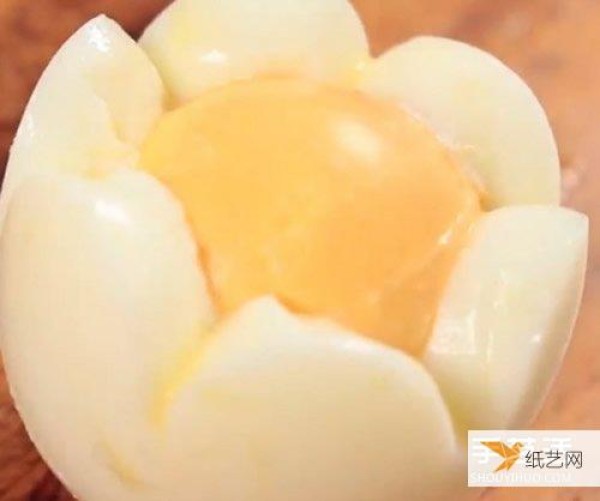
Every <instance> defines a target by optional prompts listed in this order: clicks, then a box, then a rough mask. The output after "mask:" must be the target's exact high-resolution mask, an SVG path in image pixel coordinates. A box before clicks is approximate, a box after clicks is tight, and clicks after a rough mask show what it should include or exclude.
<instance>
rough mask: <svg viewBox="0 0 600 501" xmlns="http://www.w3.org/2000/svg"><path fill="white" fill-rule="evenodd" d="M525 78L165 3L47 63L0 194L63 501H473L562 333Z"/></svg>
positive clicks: (8, 300) (29, 421) (570, 268)
mask: <svg viewBox="0 0 600 501" xmlns="http://www.w3.org/2000/svg"><path fill="white" fill-rule="evenodd" d="M559 177H560V171H559V162H558V156H557V152H556V146H555V143H554V139H553V137H552V133H551V131H550V128H549V125H548V122H547V120H546V117H545V115H544V112H543V110H542V109H541V107H540V105H539V103H538V102H537V100H536V99H535V97H534V96H533V94H532V93H531V91H530V90H529V89H528V87H527V86H526V85H525V84H524V83H523V82H522V81H521V80H520V79H519V78H518V77H517V76H516V75H515V74H514V73H512V72H511V71H510V70H508V69H507V68H506V67H504V66H503V65H502V63H500V62H499V61H497V60H496V59H495V58H493V57H492V56H490V55H488V54H486V53H484V52H481V51H479V50H478V49H474V48H472V47H469V46H467V45H465V44H461V43H459V42H455V41H451V40H445V39H441V38H432V37H424V38H418V39H415V40H412V41H409V42H407V43H405V44H402V45H399V46H397V47H395V48H393V49H392V50H390V51H389V52H388V53H387V54H384V55H383V56H381V57H379V58H372V57H371V56H370V55H369V51H368V46H367V41H366V36H365V34H364V31H363V29H362V27H361V23H360V21H359V19H358V17H357V15H356V14H355V12H354V11H353V9H352V8H351V6H350V5H349V4H347V3H346V1H345V0H286V1H275V0H262V1H260V2H250V1H248V0H226V1H223V2H213V1H209V0H176V1H175V2H174V3H173V4H172V5H171V6H170V7H168V8H167V9H166V10H165V11H164V12H163V13H162V14H161V15H160V16H159V17H158V19H157V20H155V21H154V22H153V23H152V24H151V25H150V27H149V28H148V30H147V31H146V33H145V34H144V35H143V37H142V39H141V41H140V44H139V45H137V44H136V43H135V42H134V41H132V40H131V39H130V38H129V37H128V36H127V35H126V34H125V33H124V32H123V31H122V30H121V29H120V28H119V27H118V26H117V25H116V24H115V23H113V22H112V21H110V20H108V19H106V18H104V17H100V18H97V19H95V20H92V21H90V22H89V23H88V24H86V25H85V26H84V27H83V28H81V29H80V30H79V31H78V32H77V33H76V34H75V35H73V37H72V38H71V39H70V40H69V41H67V43H66V44H65V45H64V46H63V47H62V48H61V50H60V51H59V53H58V54H57V55H56V56H55V58H54V59H53V61H52V62H51V63H50V65H49V67H48V69H47V70H46V72H45V73H44V75H43V76H42V79H41V80H40V83H39V84H38V86H37V88H36V90H35V92H34V94H33V96H32V98H31V101H30V103H29V105H28V107H27V109H26V112H25V115H24V117H23V120H22V123H21V126H20V128H19V131H18V134H17V137H16V139H15V143H14V145H13V148H12V151H11V155H10V160H9V165H8V169H7V175H6V179H5V183H4V186H3V191H2V197H1V198H0V225H1V232H2V233H1V239H0V332H2V351H3V356H4V360H5V364H6V370H7V374H8V377H9V381H10V384H11V389H12V392H13V395H14V397H15V401H16V404H17V407H18V409H19V411H20V413H21V415H22V417H23V419H24V421H25V424H26V426H27V429H28V431H29V433H30V435H31V437H32V439H33V440H34V442H35V444H36V445H37V447H38V448H39V450H40V452H41V453H42V455H43V456H44V458H45V459H46V460H47V462H48V463H49V464H50V466H51V467H52V468H53V469H54V471H55V472H56V473H57V474H58V475H59V477H60V478H61V479H62V480H63V481H64V482H65V484H66V485H67V486H68V487H69V488H70V489H71V490H72V492H73V493H74V494H75V495H77V496H78V497H79V498H81V499H83V500H84V501H106V500H110V499H119V500H122V501H127V500H142V499H143V500H156V501H165V500H178V501H186V500H189V501H194V500H197V499H210V500H214V501H233V500H238V499H244V500H251V501H254V500H256V501H269V500H273V501H275V500H276V501H280V500H282V499H285V500H286V501H295V500H298V501H300V500H305V499H317V500H327V501H363V500H365V499H369V500H373V501H388V500H389V501H392V500H393V501H398V500H413V499H419V500H438V499H439V500H441V499H450V498H452V499H456V498H459V497H460V496H466V489H464V487H465V485H464V484H465V454H466V453H465V444H464V439H465V430H467V429H473V428H490V429H498V428H506V427H522V426H524V425H525V424H526V423H528V422H529V421H530V420H531V419H532V417H533V416H534V415H535V412H536V410H537V408H538V407H539V405H540V403H541V402H542V400H543V398H544V396H545V393H546V391H547V388H548V385H549V383H550V382H551V379H552V376H553V374H554V373H555V371H556V366H557V362H558V361H560V358H561V356H562V353H563V351H564V348H565V346H566V344H567V342H568V339H569V336H570V332H571V329H572V324H573V322H574V319H575V316H576V312H577V308H578V303H579V299H580V295H581V288H582V283H583V273H584V269H585V256H586V247H587V221H586V218H585V216H583V215H581V214H577V213H575V212H572V211H569V210H566V209H562V208H560V207H558V201H559V184H560V183H559V181H560V179H559Z"/></svg>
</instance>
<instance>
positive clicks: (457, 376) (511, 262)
mask: <svg viewBox="0 0 600 501" xmlns="http://www.w3.org/2000/svg"><path fill="white" fill-rule="evenodd" d="M587 239H588V222H587V218H586V216H584V215H583V214H579V213H577V212H574V211H571V210H567V209H562V208H558V207H547V206H523V207H509V208H504V209H498V210H496V211H493V212H491V213H489V214H487V215H486V216H484V217H483V219H482V220H481V221H480V222H479V223H478V225H477V226H476V228H475V230H474V235H473V239H472V242H471V244H470V245H469V246H468V248H467V249H466V250H465V251H464V252H463V255H462V256H461V257H460V259H459V262H458V263H457V266H456V268H455V270H454V272H453V274H452V276H451V279H450V282H449V284H448V287H447V289H446V291H445V295H444V297H443V299H442V302H441V306H440V309H439V312H438V317H437V321H436V326H435V328H434V333H433V336H432V339H431V341H430V344H429V346H428V348H427V352H426V354H425V358H424V359H425V365H426V366H427V367H428V368H429V369H430V371H431V372H432V374H433V375H434V377H435V378H436V380H437V382H438V384H439V385H440V387H441V389H442V393H443V394H444V395H445V397H446V399H447V401H448V403H449V406H450V409H451V411H452V413H453V416H454V417H455V419H456V420H457V421H458V422H459V423H460V425H462V426H464V427H465V428H468V429H503V428H523V427H524V426H525V425H527V424H528V423H529V422H530V421H531V419H532V418H533V417H534V416H535V414H536V413H537V411H538V410H539V407H540V405H541V403H542V402H543V400H544V397H545V396H546V393H547V391H548V388H549V386H550V383H551V382H552V380H553V377H554V375H555V374H556V372H557V370H558V368H559V367H560V362H561V360H562V357H563V354H564V351H565V349H566V347H567V345H568V342H569V339H570V336H571V331H572V328H573V324H574V321H575V318H576V316H577V311H578V308H579V303H580V299H581V293H582V288H583V282H584V274H585V268H586V256H587Z"/></svg>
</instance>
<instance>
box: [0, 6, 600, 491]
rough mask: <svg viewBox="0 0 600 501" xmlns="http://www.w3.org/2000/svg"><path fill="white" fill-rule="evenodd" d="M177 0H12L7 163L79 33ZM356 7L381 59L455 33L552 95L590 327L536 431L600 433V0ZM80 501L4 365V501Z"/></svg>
mask: <svg viewBox="0 0 600 501" xmlns="http://www.w3.org/2000/svg"><path fill="white" fill-rule="evenodd" d="M166 3H167V1H166V0H143V1H136V2H132V1H128V0H96V1H92V0H89V1H86V0H36V1H31V0H0V96H1V99H2V101H1V105H0V166H1V165H4V164H5V160H6V155H7V151H8V146H9V143H10V141H11V139H12V136H13V134H14V130H15V127H16V124H17V122H18V119H19V117H20V115H21V113H22V109H23V106H24V104H25V102H26V99H27V97H28V96H29V94H30V92H31V89H32V87H33V85H34V83H35V81H36V80H37V78H38V77H39V75H40V73H41V71H42V69H43V68H44V66H45V65H46V64H47V62H48V60H49V58H50V56H51V55H52V54H53V53H54V52H55V50H56V49H57V48H58V46H59V45H60V43H62V42H63V41H64V40H65V39H66V38H67V37H68V35H69V34H70V33H72V32H73V31H74V30H75V29H76V27H77V26H79V25H80V24H81V23H82V22H84V21H85V20H87V19H89V18H90V17H92V16H93V15H95V14H97V13H101V12H104V13H107V14H109V15H110V16H111V17H113V18H115V19H116V20H117V21H119V22H120V23H121V24H122V25H123V26H124V27H125V29H126V30H127V31H129V32H130V33H131V34H133V35H137V34H138V33H139V32H140V30H141V29H142V27H143V26H144V25H146V23H147V22H148V21H149V20H150V19H151V18H152V17H153V16H154V15H155V14H156V13H157V12H158V11H159V10H160V9H161V8H162V7H163V6H164V5H165V4H166ZM355 4H356V6H357V8H358V9H359V11H360V13H361V15H362V16H363V18H364V19H365V22H366V25H367V27H368V29H369V32H370V34H371V39H372V45H373V48H374V50H375V51H376V52H380V51H382V50H384V49H385V48H386V47H389V46H390V45H392V44H394V43H397V42H400V41H402V40H404V39H406V38H407V37H409V36H412V35H415V34H419V33H427V34H442V35H447V36H451V37H455V38H458V39H461V40H465V41H468V42H471V43H475V44H476V45H479V46H481V47H483V48H485V49H487V50H489V51H491V52H493V53H495V54H496V55H498V56H499V57H500V58H502V59H503V60H504V61H505V62H507V63H508V64H509V65H510V66H512V67H513V68H514V69H516V70H517V71H518V72H519V73H520V74H521V75H523V76H524V77H525V79H526V80H527V81H528V82H529V83H530V84H531V85H532V87H533V88H534V90H535V92H536V93H537V94H538V95H539V96H540V98H541V100H542V102H543V104H544V106H545V107H546V109H547V110H548V112H549V115H550V118H551V122H552V125H553V127H554V130H555V132H556V135H557V138H558V142H559V145H560V150H561V159H562V164H563V166H564V178H565V182H564V198H565V202H566V204H567V205H569V206H572V207H575V208H577V209H579V210H581V211H583V212H586V213H587V214H588V215H589V216H590V218H591V236H592V238H591V247H590V261H589V272H588V280H587V288H586V292H585V298H584V304H583V309H582V312H581V316H580V320H579V323H578V326H577V329H576V332H575V336H574V339H573V343H572V345H571V348H570V350H569V353H568V355H567V358H566V361H565V364H564V366H563V368H562V371H561V373H560V375H559V377H558V379H557V381H556V384H555V385H554V388H553V391H552V393H551V395H550V398H549V399H548V401H547V404H546V406H545V408H544V410H543V411H542V413H541V415H540V417H539V419H538V421H537V423H536V426H537V427H540V428H596V429H598V428H600V332H599V330H600V327H599V326H600V229H599V228H598V224H600V202H599V200H600V120H599V119H598V114H599V113H598V112H599V110H600V64H599V63H600V29H599V28H598V27H599V26H600V2H598V1H597V0H502V1H500V0H497V1H492V0H488V1H485V0H356V1H355ZM70 499H72V498H70V496H69V495H68V494H67V493H66V491H64V489H62V488H61V486H60V483H59V482H58V481H57V480H56V479H55V478H54V477H53V476H52V474H51V473H50V472H49V471H48V470H47V468H46V467H45V466H44V464H43V462H42V461H41V460H40V459H39V457H38V455H37V454H36V452H35V450H34V448H33V447H32V446H31V445H30V443H29V441H28V439H27V437H26V434H25V432H24V430H23V427H22V425H21V423H20V420H19V418H18V416H17V414H16V412H15V411H14V409H13V407H12V404H11V400H10V397H9V393H8V389H7V387H6V384H5V381H4V378H3V374H2V372H1V370H0V501H26V500H30V501H68V500H70ZM484 499H485V501H507V500H513V501H521V500H522V501H525V500H545V501H559V500H560V501H567V500H571V501H576V500H577V501H600V489H546V490H544V489H527V490H515V489H504V490H502V489H497V490H490V491H488V492H487V493H486V494H485V496H484ZM321 501H327V500H321ZM416 501H418V500H416Z"/></svg>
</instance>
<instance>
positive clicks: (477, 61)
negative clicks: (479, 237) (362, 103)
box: [360, 37, 560, 208]
mask: <svg viewBox="0 0 600 501" xmlns="http://www.w3.org/2000/svg"><path fill="white" fill-rule="evenodd" d="M360 88H361V89H362V90H363V91H365V92H368V93H370V94H373V95H377V96H380V97H383V98H386V99H391V100H392V101H396V102H397V103H399V104H400V105H402V106H404V107H406V108H407V109H408V110H410V111H412V112H413V113H414V114H416V115H417V116H418V117H419V118H421V119H423V120H424V121H425V122H427V123H428V124H429V125H430V126H431V127H432V129H433V130H435V131H436V132H437V133H438V134H439V135H440V137H441V138H442V139H443V140H445V141H446V142H447V143H448V145H449V147H450V148H452V149H454V150H455V153H456V154H457V156H458V158H459V159H460V160H461V162H463V163H464V165H465V166H466V168H467V169H468V170H469V171H470V172H471V174H473V176H474V178H475V179H476V180H477V181H478V182H479V183H480V184H481V187H482V189H483V191H484V195H485V196H484V202H485V205H486V206H487V207H488V208H497V207H502V206H506V205H520V204H551V205H557V204H558V203H559V200H560V164H559V158H558V152H557V148H556V144H555V141H554V137H553V135H552V130H551V129H550V125H549V123H548V119H547V118H546V114H545V113H544V110H543V109H542V107H541V105H540V103H539V102H538V100H537V98H536V97H535V95H534V94H533V92H532V91H531V90H530V89H529V87H528V86H527V84H526V83H525V82H523V81H522V80H521V79H520V78H519V76H518V75H517V74H516V73H514V72H513V71H512V70H511V69H509V68H508V67H506V66H504V64H502V62H500V61H499V60H498V59H496V58H495V57H494V56H492V55H491V54H488V53H487V52H484V51H482V50H480V49H477V48H475V47H471V46H469V45H467V44H464V43H461V42H457V41H454V40H449V39H444V38H438V37H418V38H415V39H413V40H410V41H408V42H406V43H403V44H401V45H398V46H396V47H394V48H392V49H391V50H390V51H389V52H387V53H386V54H384V55H382V56H381V57H379V58H378V59H376V60H374V61H373V62H372V63H371V64H370V65H368V66H367V68H366V69H365V72H364V76H363V81H362V83H361V85H360Z"/></svg>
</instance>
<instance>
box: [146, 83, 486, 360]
mask: <svg viewBox="0 0 600 501" xmlns="http://www.w3.org/2000/svg"><path fill="white" fill-rule="evenodd" d="M142 165H143V167H144V168H145V169H146V170H147V171H149V172H150V173H152V174H153V175H155V176H156V177H157V178H159V179H160V180H161V181H162V182H163V183H165V184H166V185H167V186H168V187H169V188H170V190H172V192H173V193H174V194H175V195H176V196H177V197H178V199H179V200H181V202H182V203H183V206H184V207H185V209H186V211H187V215H188V218H189V221H190V223H191V226H192V228H193V231H194V232H195V236H196V239H197V242H198V245H199V249H200V255H201V256H202V259H203V262H204V265H205V267H206V270H207V274H208V277H209V280H210V283H211V287H212V292H213V294H214V297H215V300H216V303H217V305H218V306H219V308H220V309H221V311H222V312H223V313H226V312H230V311H232V310H234V309H236V308H238V307H239V306H240V305H242V304H243V303H245V302H247V301H248V300H250V299H253V298H255V297H257V296H261V295H264V294H274V295H275V296H276V297H278V298H279V299H280V300H281V301H282V302H283V303H284V304H286V305H287V306H289V307H290V308H292V309H293V310H294V311H297V312H301V313H307V314H314V315H320V316H324V317H328V318H330V319H333V320H336V321H338V322H339V323H341V324H342V325H344V326H346V327H348V328H349V329H352V330H354V331H357V332H359V333H362V334H364V335H366V336H369V337H372V338H375V339H379V340H381V341H384V342H386V343H389V344H391V345H394V346H397V347H401V348H403V349H405V350H407V351H409V352H412V353H418V352H419V351H420V350H421V349H422V348H423V346H424V344H425V342H426V341H427V338H428V335H429V332H430V330H431V324H432V321H433V318H434V315H435V311H436V309H437V304H438V301H439V298H440V295H441V293H442V290H443V287H444V285H445V283H446V280H447V278H448V275H449V272H450V270H451V269H452V266H453V263H454V262H455V258H456V255H457V252H458V251H459V250H460V249H461V248H462V246H463V244H464V241H465V239H466V237H467V233H468V230H469V227H470V225H471V223H472V221H473V220H474V218H476V217H477V215H478V213H479V197H478V193H477V192H476V190H475V189H474V187H473V186H472V185H471V183H470V181H469V180H468V179H467V178H466V176H465V175H464V174H463V172H462V171H461V169H460V168H459V167H458V166H457V165H456V164H455V162H454V161H453V159H452V157H451V156H450V155H449V153H448V152H447V151H446V149H445V148H444V147H443V145H442V144H440V142H439V141H438V140H437V139H436V137H435V136H434V135H433V134H432V133H431V131H430V130H428V129H427V128H426V127H424V126H423V125H422V124H421V123H419V122H418V121H416V120H415V119H413V118H412V117H411V116H409V115H408V114H407V113H405V112H403V111H402V110H400V109H398V108H397V107H395V106H393V105H391V104H389V103H383V102H379V101H377V100H375V99H372V98H369V97H368V96H365V95H362V94H360V93H358V92H355V91H352V90H343V89H334V88H329V87H326V86H323V85H320V84H316V83H311V82H307V81H301V80H293V79H283V78H282V79H275V78H271V79H267V78H264V79H256V80H252V81H248V82H242V83H235V84H230V85H228V86H225V87H223V88H220V89H217V90H213V91H210V92H208V93H206V94H205V95H203V96H201V97H200V98H198V99H197V100H196V101H194V102H192V103H190V104H187V105H185V106H183V107H181V108H179V109H177V110H175V111H173V112H171V113H168V114H167V115H165V116H164V117H163V118H162V119H161V120H160V122H159V123H158V125H157V126H156V128H155V129H154V131H153V132H152V133H151V134H150V137H149V138H148V140H147V142H146V144H145V146H144V148H143V152H142Z"/></svg>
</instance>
